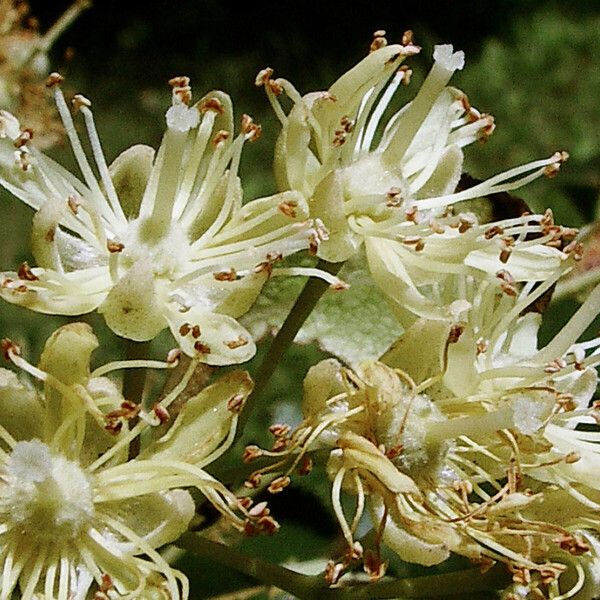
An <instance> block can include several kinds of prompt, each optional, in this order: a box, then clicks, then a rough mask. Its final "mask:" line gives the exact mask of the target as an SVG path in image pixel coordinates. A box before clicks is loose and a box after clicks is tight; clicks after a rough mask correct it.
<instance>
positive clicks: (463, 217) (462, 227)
mask: <svg viewBox="0 0 600 600" xmlns="http://www.w3.org/2000/svg"><path fill="white" fill-rule="evenodd" d="M458 223H459V225H458V233H465V232H467V231H469V229H472V228H473V226H474V225H477V219H476V218H475V217H474V216H473V215H469V214H464V213H463V214H460V215H458Z"/></svg>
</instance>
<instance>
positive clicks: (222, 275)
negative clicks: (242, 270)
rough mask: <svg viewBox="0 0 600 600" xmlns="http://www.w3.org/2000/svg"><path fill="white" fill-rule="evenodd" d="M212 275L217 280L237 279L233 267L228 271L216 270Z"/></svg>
mask: <svg viewBox="0 0 600 600" xmlns="http://www.w3.org/2000/svg"><path fill="white" fill-rule="evenodd" d="M213 277H214V278H215V279H216V280H217V281H235V280H236V279H237V273H236V272H235V269H231V270H229V271H216V272H215V273H213Z"/></svg>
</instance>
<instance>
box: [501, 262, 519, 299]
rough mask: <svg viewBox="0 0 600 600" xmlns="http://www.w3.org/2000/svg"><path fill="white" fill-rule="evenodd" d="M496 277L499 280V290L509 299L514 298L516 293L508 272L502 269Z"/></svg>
mask: <svg viewBox="0 0 600 600" xmlns="http://www.w3.org/2000/svg"><path fill="white" fill-rule="evenodd" d="M503 262H505V261H503ZM496 277H497V278H498V279H500V282H501V283H500V289H501V290H502V292H504V293H505V294H506V295H507V296H510V297H511V298H516V296H517V294H518V291H517V287H516V285H515V280H514V278H513V276H512V275H511V274H510V273H509V272H508V271H506V270H504V269H503V270H501V271H498V272H497V273H496Z"/></svg>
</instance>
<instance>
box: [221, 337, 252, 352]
mask: <svg viewBox="0 0 600 600" xmlns="http://www.w3.org/2000/svg"><path fill="white" fill-rule="evenodd" d="M223 343H224V344H225V345H226V346H227V347H228V348H229V349H230V350H236V349H237V348H241V347H242V346H247V345H248V344H249V343H250V340H249V339H248V338H246V337H244V336H243V335H239V336H238V337H237V339H235V340H229V341H227V342H223Z"/></svg>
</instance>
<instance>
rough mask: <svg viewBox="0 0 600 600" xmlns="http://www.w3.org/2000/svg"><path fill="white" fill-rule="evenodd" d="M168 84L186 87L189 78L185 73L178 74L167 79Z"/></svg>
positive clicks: (175, 86) (188, 83)
mask: <svg viewBox="0 0 600 600" xmlns="http://www.w3.org/2000/svg"><path fill="white" fill-rule="evenodd" d="M169 85H170V86H171V87H172V88H182V87H188V86H189V85H190V78H189V77H187V76H186V75H178V76H176V77H172V78H171V79H169Z"/></svg>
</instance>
